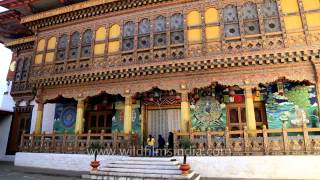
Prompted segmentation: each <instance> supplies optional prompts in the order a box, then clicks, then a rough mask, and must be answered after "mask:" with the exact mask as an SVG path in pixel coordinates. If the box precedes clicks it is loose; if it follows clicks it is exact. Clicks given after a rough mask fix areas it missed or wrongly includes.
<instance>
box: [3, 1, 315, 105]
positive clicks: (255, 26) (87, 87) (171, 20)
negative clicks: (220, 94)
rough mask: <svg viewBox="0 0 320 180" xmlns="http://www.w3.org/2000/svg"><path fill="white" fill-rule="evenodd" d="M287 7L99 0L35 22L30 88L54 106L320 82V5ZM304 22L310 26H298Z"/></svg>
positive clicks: (38, 16) (272, 3)
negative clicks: (62, 101)
mask: <svg viewBox="0 0 320 180" xmlns="http://www.w3.org/2000/svg"><path fill="white" fill-rule="evenodd" d="M286 2H287V1H286V0H265V1H263V0H256V1H244V0H241V1H232V0H222V1H215V0H205V1H192V2H191V1H182V0H181V1H180V0H179V1H130V2H126V1H123V2H119V1H115V2H113V1H110V2H109V1H94V2H86V3H80V4H79V5H72V6H70V7H69V8H67V7H65V8H61V9H58V10H56V12H53V11H52V12H51V11H50V12H44V13H40V14H35V15H32V16H30V17H25V18H23V19H22V23H24V24H25V25H26V26H29V27H30V28H32V29H34V30H35V31H36V32H37V33H36V36H35V43H34V44H35V45H34V47H33V49H30V48H29V49H28V51H29V52H28V54H31V55H30V56H31V57H32V60H33V61H32V62H33V63H32V68H31V71H30V74H29V78H28V82H29V85H28V86H30V87H32V88H35V89H36V90H41V92H42V95H43V97H44V99H45V100H49V99H53V98H55V97H57V96H58V95H62V96H64V97H68V98H69V97H74V98H78V97H87V96H93V95H97V94H99V93H100V92H101V91H105V92H107V93H110V94H121V95H125V94H126V92H130V94H135V93H136V92H144V91H148V90H150V89H152V87H159V88H161V89H167V90H170V89H175V90H177V91H181V88H180V86H181V85H186V86H187V88H188V89H189V91H191V90H192V89H193V88H199V87H204V86H207V85H209V84H210V83H212V82H219V83H221V84H224V85H235V84H237V85H240V86H242V85H243V81H244V80H250V81H251V84H252V85H253V86H257V85H258V84H259V83H268V82H273V81H275V80H277V79H278V78H280V77H286V78H288V79H291V80H299V81H303V80H308V81H310V82H312V83H315V84H316V83H317V74H318V71H317V69H318V68H317V65H316V64H318V61H319V53H320V46H319V38H320V34H319V33H320V30H319V29H320V26H318V25H317V23H315V22H314V21H313V20H312V18H314V17H318V15H319V12H320V6H319V7H317V5H318V4H315V5H314V7H310V4H309V3H307V1H306V0H297V1H294V2H296V6H294V7H292V6H288V7H286V6H283V4H285V3H286ZM315 2H318V1H317V0H313V3H315ZM154 3H155V4H154ZM81 4H82V5H81ZM151 4H153V5H151ZM81 6H83V8H80V7H81ZM296 8H298V9H296ZM52 13H53V14H52ZM215 15H216V17H215ZM189 17H190V19H189ZM297 17H298V21H301V23H300V24H301V26H297V27H292V26H293V25H292V23H290V22H291V21H295V20H297ZM298 24H299V23H298ZM114 25H118V27H117V28H118V31H119V33H118V34H117V33H116V35H115V34H114V33H113V31H114V29H112V28H113V27H114ZM217 32H218V34H217ZM101 33H102V35H101ZM199 35H200V37H198V36H199ZM117 43H118V44H117ZM110 44H113V45H112V46H111V45H110ZM114 44H117V45H114ZM8 45H9V46H10V47H14V46H24V45H26V43H25V42H23V41H22V42H20V43H19V42H17V43H16V44H12V43H11V44H8ZM40 46H42V47H41V48H39V47H40ZM114 46H116V47H117V48H118V49H116V50H114ZM111 48H113V49H112V51H111ZM101 49H102V50H101ZM31 51H32V52H31ZM20 56H21V57H20ZM23 57H24V55H23V54H21V55H19V56H18V57H17V59H19V58H23ZM301 72H303V73H301ZM92 87H94V88H92Z"/></svg>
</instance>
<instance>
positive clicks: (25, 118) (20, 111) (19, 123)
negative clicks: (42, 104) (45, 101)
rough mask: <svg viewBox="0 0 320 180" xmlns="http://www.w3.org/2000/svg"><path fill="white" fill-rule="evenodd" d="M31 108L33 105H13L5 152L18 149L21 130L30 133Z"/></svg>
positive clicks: (8, 152)
mask: <svg viewBox="0 0 320 180" xmlns="http://www.w3.org/2000/svg"><path fill="white" fill-rule="evenodd" d="M32 108H33V106H25V107H15V109H14V114H13V118H12V119H13V120H12V122H11V127H10V134H9V140H8V146H7V147H8V148H7V154H15V153H16V152H18V151H19V145H20V141H21V135H22V133H23V131H25V133H28V134H29V133H30V125H31V116H32Z"/></svg>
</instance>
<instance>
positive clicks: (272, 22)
mask: <svg viewBox="0 0 320 180" xmlns="http://www.w3.org/2000/svg"><path fill="white" fill-rule="evenodd" d="M262 14H263V21H264V29H265V31H266V33H271V32H281V24H280V18H279V11H278V6H277V2H276V1H275V0H265V1H264V3H263V4H262Z"/></svg>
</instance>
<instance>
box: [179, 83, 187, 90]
mask: <svg viewBox="0 0 320 180" xmlns="http://www.w3.org/2000/svg"><path fill="white" fill-rule="evenodd" d="M180 90H181V91H187V90H188V85H187V84H185V83H182V84H180Z"/></svg>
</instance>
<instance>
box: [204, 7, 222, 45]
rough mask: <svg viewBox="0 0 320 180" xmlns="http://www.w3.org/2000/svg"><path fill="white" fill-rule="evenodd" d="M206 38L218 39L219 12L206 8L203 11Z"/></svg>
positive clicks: (208, 39)
mask: <svg viewBox="0 0 320 180" xmlns="http://www.w3.org/2000/svg"><path fill="white" fill-rule="evenodd" d="M205 24H206V40H207V41H210V40H220V24H219V12H218V11H217V10H216V9H215V8H208V9H207V10H206V12H205Z"/></svg>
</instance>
